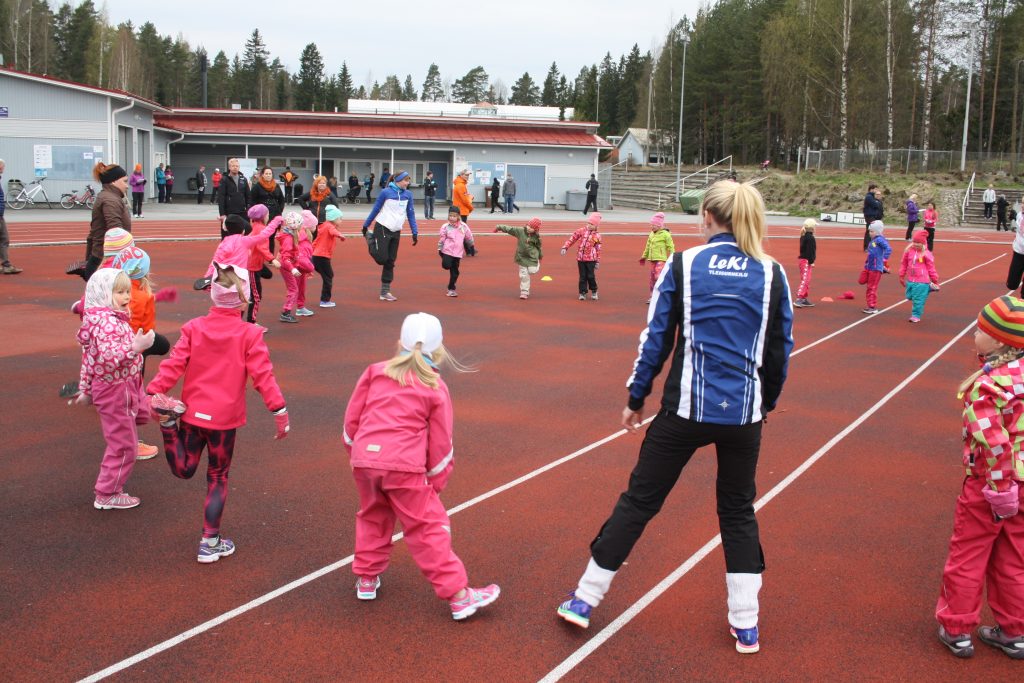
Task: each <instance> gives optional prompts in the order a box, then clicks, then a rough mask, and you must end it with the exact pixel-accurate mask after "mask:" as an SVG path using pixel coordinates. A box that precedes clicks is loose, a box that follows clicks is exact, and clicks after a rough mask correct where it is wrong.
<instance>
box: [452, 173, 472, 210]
mask: <svg viewBox="0 0 1024 683" xmlns="http://www.w3.org/2000/svg"><path fill="white" fill-rule="evenodd" d="M471 175H472V174H471V173H470V171H469V169H468V168H464V169H462V170H461V171H460V172H459V175H458V176H456V178H455V183H454V184H453V187H452V204H453V205H454V206H456V207H457V208H458V209H459V215H460V216H461V217H462V222H463V223H469V214H471V213H473V196H472V195H470V194H469V188H468V187H467V183H469V178H470V176H471Z"/></svg>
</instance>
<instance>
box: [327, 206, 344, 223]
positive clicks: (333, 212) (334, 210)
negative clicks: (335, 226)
mask: <svg viewBox="0 0 1024 683" xmlns="http://www.w3.org/2000/svg"><path fill="white" fill-rule="evenodd" d="M343 215H344V214H342V213H341V209H339V208H338V207H336V206H335V205H334V204H328V205H327V208H326V209H325V210H324V216H326V217H327V220H329V221H337V220H341V217H342V216H343Z"/></svg>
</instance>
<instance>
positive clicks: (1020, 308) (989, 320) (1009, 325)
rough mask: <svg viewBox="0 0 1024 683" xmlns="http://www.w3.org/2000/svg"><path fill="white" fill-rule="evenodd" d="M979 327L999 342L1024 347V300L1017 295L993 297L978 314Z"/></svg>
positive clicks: (1016, 347)
mask: <svg viewBox="0 0 1024 683" xmlns="http://www.w3.org/2000/svg"><path fill="white" fill-rule="evenodd" d="M978 328H979V329H980V330H981V331H982V332H984V333H985V334H987V335H988V336H990V337H992V338H993V339H995V340H996V341H997V342H1000V343H1002V344H1006V345H1007V346H1012V347H1013V348H1015V349H1024V301H1021V300H1020V299H1018V298H1017V297H1015V296H1001V297H999V298H998V299H993V300H992V301H990V302H989V304H988V305H987V306H985V308H983V309H981V313H979V314H978Z"/></svg>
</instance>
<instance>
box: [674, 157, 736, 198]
mask: <svg viewBox="0 0 1024 683" xmlns="http://www.w3.org/2000/svg"><path fill="white" fill-rule="evenodd" d="M727 161H728V162H729V172H730V173H731V172H732V155H731V154H730V155H729V156H727V157H724V158H722V159H719V160H718V161H716V162H715V163H713V164H709V165H707V166H705V167H704V168H702V169H699V170H697V171H694V172H693V173H691V174H689V175H686V176H683V177H682V178H680V179H679V180H677V181H675V182H672V183H669V184H668V185H665V187H664V189H668V188H670V187H675V186H676V185H682V186H683V187H686V181H687V180H689V179H690V178H693V177H694V176H699V175H701V174H702V173H703V174H704V184H705V185H707V184H708V180H709V179H710V177H711V169H713V168H714V167H715V166H718V165H719V164H724V163H725V162H727Z"/></svg>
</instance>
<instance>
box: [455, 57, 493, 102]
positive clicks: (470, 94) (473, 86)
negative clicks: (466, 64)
mask: <svg viewBox="0 0 1024 683" xmlns="http://www.w3.org/2000/svg"><path fill="white" fill-rule="evenodd" d="M487 82H488V78H487V72H486V71H484V68H483V67H482V66H476V67H473V68H472V69H470V70H469V71H468V72H467V73H466V75H465V76H463V77H462V78H460V79H458V80H457V81H455V83H454V84H453V85H452V99H453V100H454V101H455V102H461V103H463V104H476V103H477V102H479V101H480V100H482V99H483V98H484V96H485V95H486V94H487Z"/></svg>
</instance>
